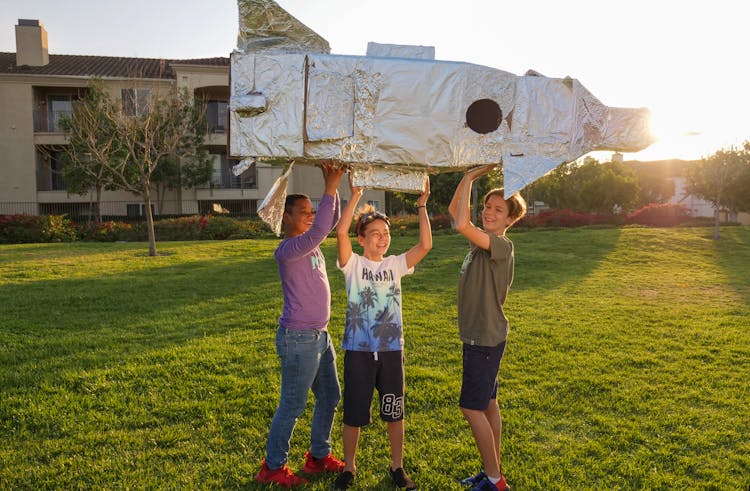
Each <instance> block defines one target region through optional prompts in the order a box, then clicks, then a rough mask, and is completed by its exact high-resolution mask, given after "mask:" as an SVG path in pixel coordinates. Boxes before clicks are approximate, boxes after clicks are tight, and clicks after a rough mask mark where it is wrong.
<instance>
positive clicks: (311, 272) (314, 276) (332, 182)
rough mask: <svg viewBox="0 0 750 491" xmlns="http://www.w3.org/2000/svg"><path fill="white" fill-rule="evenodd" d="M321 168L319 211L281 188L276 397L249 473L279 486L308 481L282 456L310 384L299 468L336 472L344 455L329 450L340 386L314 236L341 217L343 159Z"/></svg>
mask: <svg viewBox="0 0 750 491" xmlns="http://www.w3.org/2000/svg"><path fill="white" fill-rule="evenodd" d="M321 170H322V171H323V177H324V179H325V192H324V194H323V197H322V198H321V200H320V204H319V206H318V212H317V214H316V213H315V212H314V211H313V209H312V202H311V201H310V198H308V197H307V196H305V195H303V194H292V195H289V196H287V198H286V203H285V205H284V216H283V221H282V223H283V227H284V240H282V241H281V243H280V244H279V246H278V247H277V248H276V252H275V253H274V257H275V259H276V261H277V262H278V264H279V276H280V278H281V289H282V291H283V294H284V308H283V310H282V313H281V317H279V328H278V330H277V331H276V352H277V353H278V355H279V359H280V361H281V400H280V401H279V407H278V408H277V409H276V413H275V414H274V416H273V421H272V422H271V428H270V430H269V432H268V440H267V442H266V457H265V459H263V464H262V466H261V469H260V471H259V472H258V474H257V475H256V476H255V480H256V481H259V482H263V483H275V484H278V485H281V486H285V487H292V486H296V485H300V484H304V483H306V482H307V481H306V480H305V479H303V478H301V477H299V476H297V475H295V474H294V473H293V472H292V471H291V469H289V467H288V466H287V465H286V462H287V458H288V455H289V445H290V440H291V438H292V432H293V431H294V425H295V423H296V421H297V418H298V417H299V416H300V415H301V414H302V412H303V411H304V410H305V405H306V404H307V396H308V393H309V391H310V390H311V389H312V391H313V394H314V395H315V409H314V411H313V418H312V422H311V434H310V450H309V451H308V452H307V453H305V458H306V461H305V465H304V467H303V471H304V472H306V473H308V474H315V473H319V472H341V471H342V470H343V468H344V463H343V462H341V461H340V460H339V459H337V458H336V457H334V456H333V454H331V427H332V426H333V416H334V412H335V410H336V405H337V404H338V403H339V400H340V399H341V387H340V385H339V380H338V375H337V372H336V352H335V351H334V348H333V344H332V343H331V339H330V336H329V335H328V330H327V326H328V319H329V317H330V314H331V288H330V285H329V284H328V275H327V273H326V266H325V258H324V257H323V254H322V252H321V251H320V244H321V243H322V242H323V240H325V238H326V237H327V235H328V233H329V232H330V231H331V230H333V228H334V227H335V226H336V223H337V222H338V220H339V216H340V214H341V206H340V201H339V196H338V192H337V189H338V185H339V182H340V181H341V176H343V175H344V172H345V171H346V167H345V166H339V165H336V164H334V163H332V162H324V163H323V164H322V165H321Z"/></svg>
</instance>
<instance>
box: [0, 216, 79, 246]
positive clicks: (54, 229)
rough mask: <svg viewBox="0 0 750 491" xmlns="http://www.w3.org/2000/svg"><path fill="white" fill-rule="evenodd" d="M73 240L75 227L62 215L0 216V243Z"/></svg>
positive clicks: (74, 238)
mask: <svg viewBox="0 0 750 491" xmlns="http://www.w3.org/2000/svg"><path fill="white" fill-rule="evenodd" d="M74 240H76V230H75V227H74V226H73V225H72V224H71V222H70V220H69V219H68V218H67V217H65V216H64V215H0V243H4V244H19V243H25V242H71V241H74Z"/></svg>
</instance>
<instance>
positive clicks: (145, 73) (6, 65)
mask: <svg viewBox="0 0 750 491" xmlns="http://www.w3.org/2000/svg"><path fill="white" fill-rule="evenodd" d="M173 65H205V66H226V67H228V66H229V58H228V57H227V58H196V59H189V60H165V59H158V58H121V57H116V56H85V55H49V63H48V64H47V65H44V66H27V65H23V66H17V65H16V54H15V53H2V52H0V74H17V75H52V76H55V75H57V76H78V77H115V78H147V79H173V78H175V74H174V70H173V68H172V66H173Z"/></svg>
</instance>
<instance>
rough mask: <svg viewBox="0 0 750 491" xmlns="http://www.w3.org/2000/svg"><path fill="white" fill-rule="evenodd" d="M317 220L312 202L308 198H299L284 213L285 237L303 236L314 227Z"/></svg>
mask: <svg viewBox="0 0 750 491" xmlns="http://www.w3.org/2000/svg"><path fill="white" fill-rule="evenodd" d="M314 220H315V212H314V211H313V207H312V202H311V201H310V199H309V198H307V197H301V198H297V199H296V200H295V201H294V203H292V204H291V205H289V206H287V207H286V209H285V211H284V217H283V223H284V236H285V237H296V236H298V235H302V234H304V233H305V232H307V231H308V230H310V227H312V224H313V221H314Z"/></svg>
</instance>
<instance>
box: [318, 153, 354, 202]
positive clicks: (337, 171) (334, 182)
mask: <svg viewBox="0 0 750 491" xmlns="http://www.w3.org/2000/svg"><path fill="white" fill-rule="evenodd" d="M347 167H348V166H347V165H346V164H343V163H342V164H337V163H336V162H334V161H332V160H324V161H323V162H321V163H320V170H321V171H323V179H324V180H325V192H326V194H331V195H335V194H336V189H337V188H338V187H339V182H341V177H342V176H343V175H344V173H345V172H346V169H347Z"/></svg>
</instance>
